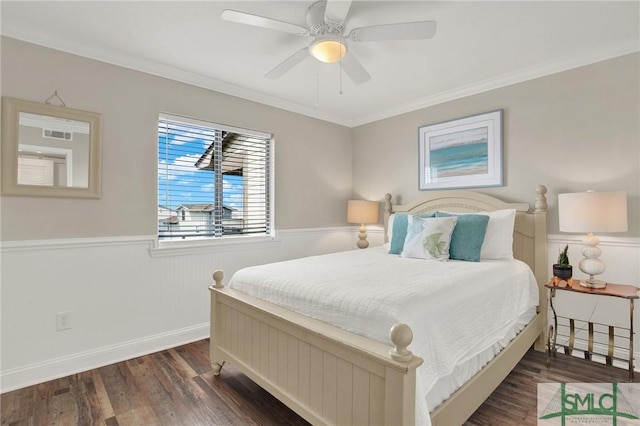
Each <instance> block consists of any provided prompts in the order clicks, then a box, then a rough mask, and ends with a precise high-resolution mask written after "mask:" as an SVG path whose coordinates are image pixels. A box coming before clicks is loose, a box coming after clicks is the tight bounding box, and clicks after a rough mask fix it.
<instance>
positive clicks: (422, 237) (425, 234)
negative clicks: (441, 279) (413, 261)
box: [400, 215, 458, 260]
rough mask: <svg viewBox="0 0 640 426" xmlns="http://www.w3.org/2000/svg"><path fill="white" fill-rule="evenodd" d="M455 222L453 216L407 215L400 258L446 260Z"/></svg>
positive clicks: (455, 219) (455, 218)
mask: <svg viewBox="0 0 640 426" xmlns="http://www.w3.org/2000/svg"><path fill="white" fill-rule="evenodd" d="M457 220H458V218H457V217H455V216H451V217H429V218H421V217H417V216H413V215H409V217H408V227H407V237H406V239H405V240H404V248H403V249H402V253H401V254H400V256H401V257H413V258H418V259H435V260H448V259H449V245H450V244H451V234H452V233H453V229H454V228H455V226H456V222H457Z"/></svg>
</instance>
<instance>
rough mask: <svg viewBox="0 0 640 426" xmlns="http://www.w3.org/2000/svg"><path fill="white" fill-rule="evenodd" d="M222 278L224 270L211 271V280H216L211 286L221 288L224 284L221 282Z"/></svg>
mask: <svg viewBox="0 0 640 426" xmlns="http://www.w3.org/2000/svg"><path fill="white" fill-rule="evenodd" d="M223 279H224V272H222V271H221V270H219V269H218V270H216V271H215V272H214V273H213V280H214V281H215V282H216V283H215V284H214V285H213V288H222V287H224V284H222V280H223Z"/></svg>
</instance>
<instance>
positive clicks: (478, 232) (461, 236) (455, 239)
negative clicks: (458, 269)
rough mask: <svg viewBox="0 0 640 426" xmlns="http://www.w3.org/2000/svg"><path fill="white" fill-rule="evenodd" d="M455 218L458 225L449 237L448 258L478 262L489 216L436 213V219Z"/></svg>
mask: <svg viewBox="0 0 640 426" xmlns="http://www.w3.org/2000/svg"><path fill="white" fill-rule="evenodd" d="M448 216H457V217H458V223H457V224H456V227H455V228H454V230H453V234H452V235H451V245H450V247H449V258H450V259H456V260H466V261H469V262H480V250H481V249H482V243H483V242H484V236H485V234H486V232H487V225H488V224H489V216H487V215H482V214H461V215H457V214H451V213H442V212H436V217H448Z"/></svg>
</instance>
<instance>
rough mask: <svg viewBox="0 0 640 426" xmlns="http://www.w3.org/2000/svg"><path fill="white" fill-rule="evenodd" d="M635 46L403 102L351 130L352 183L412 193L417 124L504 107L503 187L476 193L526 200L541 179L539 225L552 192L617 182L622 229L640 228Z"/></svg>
mask: <svg viewBox="0 0 640 426" xmlns="http://www.w3.org/2000/svg"><path fill="white" fill-rule="evenodd" d="M639 76H640V54H637V53H636V54H632V55H627V56H623V57H619V58H616V59H612V60H608V61H604V62H600V63H596V64H592V65H589V66H585V67H581V68H577V69H574V70H570V71H566V72H562V73H558V74H554V75H551V76H547V77H543V78H538V79H535V80H531V81H528V82H524V83H520V84H515V85H513V86H509V87H504V88H501V89H497V90H492V91H489V92H485V93H481V94H478V95H474V96H469V97H466V98H463V99H458V100H455V101H452V102H447V103H444V104H440V105H436V106H433V107H429V108H425V109H421V110H418V111H413V112H410V113H407V114H403V115H399V116H396V117H392V118H388V119H385V120H380V121H377V122H375V123H370V124H366V125H363V126H360V127H357V128H355V129H354V131H353V152H354V154H353V157H354V161H353V185H354V187H353V191H354V194H356V195H357V196H362V197H364V198H370V199H376V200H382V196H383V193H384V192H390V193H391V194H393V195H394V197H395V199H396V201H397V202H403V200H404V201H408V200H411V199H413V198H414V197H416V196H417V195H419V192H420V191H419V190H418V158H417V154H418V127H419V126H423V125H427V124H432V123H438V122H441V121H447V120H452V119H455V118H458V117H465V116H469V115H474V114H479V113H483V112H486V111H491V110H496V109H503V110H504V123H503V124H504V186H503V187H499V188H485V189H482V190H481V192H485V193H488V194H492V195H497V196H499V197H500V198H504V199H506V200H510V201H526V202H529V203H530V204H531V205H533V202H534V200H535V188H536V185H538V184H544V185H546V186H547V187H548V189H549V192H548V193H547V197H548V199H549V207H550V215H549V232H550V233H557V232H558V214H557V209H556V204H557V195H558V194H559V193H564V192H579V191H586V190H589V189H593V190H597V191H613V190H616V191H617V190H623V191H627V193H628V203H629V210H628V211H629V231H628V232H627V233H620V234H615V235H616V236H621V237H624V236H627V237H638V236H640V77H639Z"/></svg>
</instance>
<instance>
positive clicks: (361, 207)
mask: <svg viewBox="0 0 640 426" xmlns="http://www.w3.org/2000/svg"><path fill="white" fill-rule="evenodd" d="M378 207H379V205H378V203H377V202H375V201H366V200H349V201H348V202H347V222H349V223H360V224H362V223H378Z"/></svg>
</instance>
